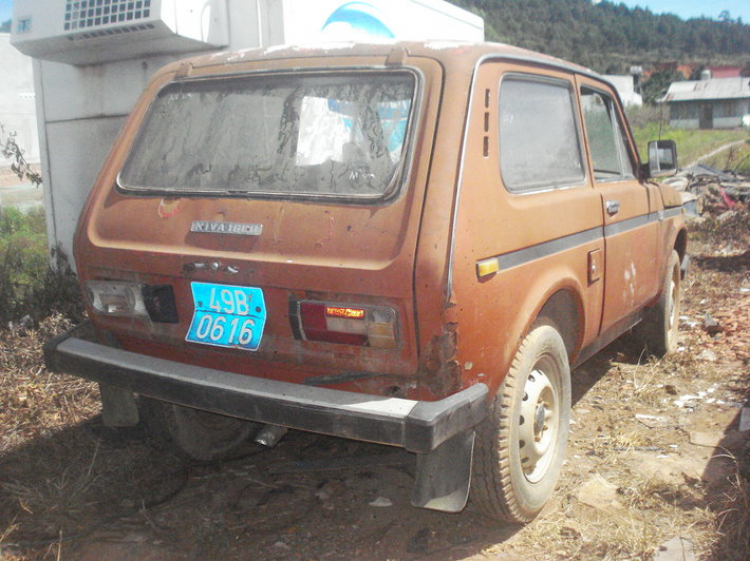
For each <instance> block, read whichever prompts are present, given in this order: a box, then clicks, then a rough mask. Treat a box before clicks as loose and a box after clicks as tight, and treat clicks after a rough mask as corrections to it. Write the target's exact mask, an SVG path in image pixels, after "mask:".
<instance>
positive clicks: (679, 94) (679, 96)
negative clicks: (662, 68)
mask: <svg viewBox="0 0 750 561" xmlns="http://www.w3.org/2000/svg"><path fill="white" fill-rule="evenodd" d="M743 98H750V78H714V79H712V80H698V81H689V82H672V84H671V85H670V86H669V91H668V92H667V95H665V96H664V98H662V100H661V101H666V102H672V101H698V100H709V99H743Z"/></svg>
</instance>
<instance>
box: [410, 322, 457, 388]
mask: <svg viewBox="0 0 750 561" xmlns="http://www.w3.org/2000/svg"><path fill="white" fill-rule="evenodd" d="M457 348H458V324H456V323H448V324H446V325H445V326H444V327H443V333H442V334H441V335H436V336H435V337H433V338H432V340H431V341H430V344H429V345H428V347H427V349H425V351H424V352H423V353H422V359H421V361H420V364H419V384H420V385H422V386H424V387H426V388H427V389H429V391H430V392H431V393H433V394H434V395H436V396H445V395H448V394H451V393H454V392H456V391H458V390H459V389H461V366H460V365H459V364H458V361H457V360H456V350H457Z"/></svg>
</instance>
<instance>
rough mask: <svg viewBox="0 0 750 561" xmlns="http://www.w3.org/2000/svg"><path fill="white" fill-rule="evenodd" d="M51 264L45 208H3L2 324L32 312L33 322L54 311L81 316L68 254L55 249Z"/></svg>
mask: <svg viewBox="0 0 750 561" xmlns="http://www.w3.org/2000/svg"><path fill="white" fill-rule="evenodd" d="M53 257H54V259H55V261H56V264H55V268H52V267H51V266H50V258H49V253H48V249H47V234H46V226H45V217H44V210H41V209H40V210H35V211H32V212H31V213H29V214H25V213H23V212H21V211H19V210H18V209H16V208H13V207H7V208H0V328H1V327H5V326H6V325H8V323H9V322H12V321H16V320H19V319H20V318H23V317H26V316H28V317H29V318H30V319H31V320H32V321H33V323H36V324H38V322H39V321H40V320H41V319H42V318H44V317H47V316H49V315H51V314H52V313H53V312H54V311H56V310H59V311H61V312H62V313H64V314H65V315H66V316H68V317H70V318H73V319H76V320H80V319H81V318H82V307H81V301H80V296H79V289H78V285H77V283H76V280H75V275H74V274H73V272H72V271H71V269H70V266H69V264H68V262H67V259H66V258H65V256H64V255H63V254H62V253H60V252H59V251H57V250H56V251H53Z"/></svg>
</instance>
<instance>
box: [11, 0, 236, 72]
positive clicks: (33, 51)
mask: <svg viewBox="0 0 750 561" xmlns="http://www.w3.org/2000/svg"><path fill="white" fill-rule="evenodd" d="M12 32H13V36H12V39H11V42H12V43H13V45H15V47H16V48H17V49H18V50H19V51H21V52H22V53H24V54H27V55H29V56H31V57H34V58H38V59H42V60H51V61H55V62H65V63H68V64H76V65H85V64H98V63H102V62H109V61H113V60H122V59H126V58H134V57H138V56H146V55H155V54H167V53H185V52H191V51H193V52H194V51H201V50H206V49H214V48H220V47H224V46H226V45H228V43H229V30H228V23H227V6H226V0H179V1H175V0H15V2H14V6H13V28H12Z"/></svg>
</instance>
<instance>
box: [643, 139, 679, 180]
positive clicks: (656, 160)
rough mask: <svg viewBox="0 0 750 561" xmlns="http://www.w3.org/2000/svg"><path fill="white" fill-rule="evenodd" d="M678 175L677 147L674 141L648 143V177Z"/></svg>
mask: <svg viewBox="0 0 750 561" xmlns="http://www.w3.org/2000/svg"><path fill="white" fill-rule="evenodd" d="M675 173H677V145H676V144H675V141H674V140H652V141H651V142H649V143H648V176H649V177H665V176H667V175H674V174H675Z"/></svg>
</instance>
